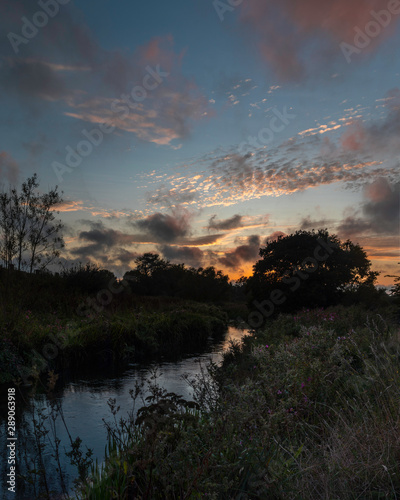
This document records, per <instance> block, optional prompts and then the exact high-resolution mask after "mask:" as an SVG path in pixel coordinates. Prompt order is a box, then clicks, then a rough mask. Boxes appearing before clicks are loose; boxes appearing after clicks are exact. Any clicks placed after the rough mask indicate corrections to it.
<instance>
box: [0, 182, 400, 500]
mask: <svg viewBox="0 0 400 500" xmlns="http://www.w3.org/2000/svg"><path fill="white" fill-rule="evenodd" d="M36 188H37V179H36V177H35V176H34V177H32V178H31V179H28V181H27V182H26V183H25V184H24V185H23V186H22V190H21V194H20V195H19V194H18V193H17V191H16V190H14V191H10V192H9V193H3V194H2V197H1V198H0V202H1V203H0V259H1V260H2V262H3V266H2V267H1V268H0V368H1V369H0V383H5V382H7V383H10V382H11V381H12V380H14V381H15V382H16V383H21V381H22V382H26V383H31V384H32V383H35V381H37V380H38V378H39V376H40V373H41V372H43V373H45V372H47V371H48V370H50V369H56V370H62V369H66V368H67V367H69V368H74V367H79V366H80V365H82V364H85V365H90V363H97V364H99V363H100V365H101V366H108V365H111V364H114V363H115V361H116V360H117V359H118V362H120V360H123V359H124V358H125V359H129V358H132V357H134V358H136V359H139V360H140V359H144V358H145V357H146V356H159V355H161V354H162V355H169V354H170V355H172V354H176V353H177V352H181V353H182V352H190V351H193V350H196V349H198V348H200V347H201V346H202V345H204V344H205V343H206V341H207V339H208V338H209V337H210V336H211V335H217V334H221V333H223V332H224V331H225V329H226V325H227V322H228V319H231V320H235V321H240V320H241V321H243V322H244V325H246V324H247V326H248V327H250V328H252V329H253V330H252V332H251V334H249V335H248V336H246V337H244V339H243V342H242V343H241V344H239V343H238V344H232V345H231V348H230V350H229V351H228V352H227V353H226V354H225V356H224V362H223V364H222V366H221V367H217V366H215V365H211V366H210V368H209V372H208V373H204V374H203V377H199V378H197V379H195V380H188V383H189V384H191V385H192V387H193V389H194V394H195V400H194V401H192V402H188V401H184V400H183V399H182V398H181V397H180V396H178V395H175V394H167V393H166V392H165V391H164V390H163V389H161V388H160V387H158V386H157V384H156V383H155V382H154V380H153V381H152V380H150V381H149V382H148V384H149V386H148V390H149V391H150V396H149V397H147V398H146V399H144V394H145V392H144V388H143V387H139V386H138V387H136V388H134V389H133V390H132V399H133V404H136V406H137V405H138V404H140V406H141V408H140V409H139V411H132V413H131V414H130V415H129V416H128V417H127V418H122V419H120V418H119V416H117V406H116V402H115V401H110V408H111V411H112V415H113V422H112V423H109V424H108V433H109V443H108V447H107V454H106V461H105V463H104V464H103V465H102V466H97V465H96V466H93V467H92V468H90V464H91V460H90V456H88V455H82V452H81V449H80V444H81V443H80V442H75V443H73V447H72V450H71V458H72V459H73V460H75V463H76V464H77V466H78V469H79V476H80V480H81V482H80V483H79V485H78V486H77V495H78V497H80V498H88V499H99V500H100V499H105V498H107V499H108V498H120V499H131V498H132V499H134V498H135V499H150V498H154V499H178V498H180V499H195V498H215V499H219V498H221V499H223V498H227V499H228V498H242V499H246V498H248V499H253V498H260V499H264V498H271V499H287V498H293V499H302V498H329V499H356V498H357V499H358V498H363V499H364V498H365V499H367V498H368V499H369V498H371V499H372V498H398V497H399V496H400V480H399V475H398V468H399V465H400V462H399V457H400V437H399V431H398V429H399V428H400V421H399V412H398V397H399V393H400V375H399V364H400V343H399V340H400V339H399V316H398V311H399V306H400V277H394V278H395V285H394V287H393V289H392V293H391V294H388V293H386V291H385V290H383V289H378V288H377V287H376V286H375V284H376V279H377V273H375V272H372V271H371V264H370V261H369V260H368V258H367V255H366V253H365V252H364V250H363V249H362V248H361V247H360V246H359V245H357V244H354V243H352V242H351V241H345V242H342V241H340V239H339V238H338V237H337V236H335V235H330V234H329V233H328V232H327V230H319V231H318V232H316V231H298V232H296V233H294V234H292V235H290V236H287V237H284V238H282V237H281V238H279V239H278V240H277V241H273V242H270V243H268V244H267V245H266V246H265V247H264V248H261V249H260V260H259V261H258V262H256V263H255V265H254V272H253V275H252V276H251V277H249V278H242V279H240V280H238V281H237V282H236V283H231V282H230V281H229V278H228V276H226V275H224V274H223V273H222V272H221V271H217V270H216V269H215V268H213V267H208V268H199V269H195V268H187V267H186V266H184V265H183V264H173V263H171V262H168V261H166V260H164V259H162V258H161V257H160V256H159V255H156V254H152V253H146V254H144V255H143V256H141V257H139V258H138V259H137V260H136V262H135V267H134V269H132V270H130V271H128V272H127V273H126V274H125V275H124V279H123V280H117V279H116V277H115V276H114V275H113V273H111V272H110V271H108V270H105V269H100V268H98V267H97V266H95V265H93V264H90V263H88V264H85V265H83V264H78V265H73V266H71V267H69V268H64V269H63V270H61V271H59V272H58V273H51V272H49V271H46V268H47V266H48V264H50V263H51V262H53V261H54V259H55V258H56V257H57V256H58V252H59V247H60V245H61V244H62V238H61V236H60V235H59V230H60V229H61V228H60V225H59V224H58V223H57V222H56V221H55V219H54V213H53V208H55V207H56V205H57V203H56V202H59V201H60V198H59V197H58V194H57V189H55V190H53V191H51V192H50V193H49V194H48V195H42V196H39V195H38V194H37V193H36V191H35V189H36ZM15 219H16V220H15ZM50 378H51V381H52V386H53V387H54V383H55V380H56V378H55V376H54V374H52V375H51V377H50ZM53 409H54V408H53ZM136 410H137V408H136ZM38 422H39V423H38ZM40 422H42V423H40ZM43 422H44V420H42V421H40V419H39V418H38V419H37V420H36V424H35V425H36V427H35V431H37V433H38V435H39V438H40V436H42V437H43V436H45V435H46V431H45V430H44V427H43V425H44V424H43ZM40 439H41V438H40ZM40 439H38V443H39V442H40ZM41 449H42V448H40V447H39V451H38V455H37V456H39V457H40V450H41ZM39 465H40V464H39ZM32 470H33V472H32V474H37V475H39V479H40V481H42V483H44V484H46V481H45V474H46V472H45V471H44V470H43V468H40V467H39V468H38V469H36V467H34V469H32ZM89 477H90V480H89V479H88V478H89ZM65 496H66V495H65ZM44 497H45V498H51V497H50V496H49V494H48V492H47V496H46V494H45V496H44Z"/></svg>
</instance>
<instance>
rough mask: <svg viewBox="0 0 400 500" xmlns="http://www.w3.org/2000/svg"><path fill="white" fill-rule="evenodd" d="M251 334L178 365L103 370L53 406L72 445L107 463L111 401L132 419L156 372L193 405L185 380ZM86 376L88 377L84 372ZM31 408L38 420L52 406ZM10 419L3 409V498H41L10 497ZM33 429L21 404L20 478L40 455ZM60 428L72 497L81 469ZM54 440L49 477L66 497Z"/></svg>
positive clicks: (233, 331) (63, 386) (38, 403)
mask: <svg viewBox="0 0 400 500" xmlns="http://www.w3.org/2000/svg"><path fill="white" fill-rule="evenodd" d="M247 333H248V331H247V330H242V329H239V328H236V327H233V326H230V327H229V328H228V331H227V333H226V335H225V337H223V338H222V339H220V340H218V341H215V340H213V339H209V342H208V345H207V348H206V349H205V350H204V352H201V353H192V354H190V355H187V356H185V357H182V358H181V359H180V360H178V361H168V360H161V361H157V362H150V363H146V364H144V363H140V364H139V363H128V364H127V366H125V367H124V368H123V370H120V371H119V372H118V370H117V371H115V369H114V371H113V372H111V373H107V371H106V370H103V371H102V372H100V373H98V372H97V373H93V372H92V373H84V375H83V374H82V373H81V374H78V375H77V376H76V377H70V379H69V380H67V381H64V382H61V383H59V384H57V386H56V390H55V393H54V396H53V398H54V399H53V400H55V401H56V402H57V403H58V404H59V405H61V407H62V412H63V415H64V420H65V423H66V426H67V428H68V432H69V433H70V435H71V437H72V439H75V438H76V437H78V436H79V437H80V438H81V439H82V441H83V445H84V446H83V451H84V452H86V447H88V448H91V449H93V456H92V458H93V459H94V461H96V459H97V460H98V462H99V463H101V462H102V461H103V460H104V451H105V446H106V441H107V439H106V438H107V432H106V429H105V425H104V422H103V419H105V420H106V421H108V422H111V420H112V414H111V411H110V408H109V405H108V400H109V399H110V398H115V399H116V403H117V406H120V410H119V412H118V414H117V418H120V417H126V416H127V414H128V412H129V411H131V410H132V398H131V396H130V394H129V390H130V389H133V388H134V386H135V382H136V381H138V382H140V381H141V380H143V379H146V378H148V377H149V376H150V375H151V374H153V373H154V370H156V373H157V383H158V385H159V386H160V387H162V388H165V389H166V390H167V391H168V392H174V393H176V394H179V395H181V396H183V398H185V399H188V400H190V399H192V398H193V391H192V389H191V387H190V386H189V385H188V384H187V382H186V381H185V380H184V379H183V375H188V376H189V378H190V379H192V378H194V377H195V376H196V375H198V374H200V372H201V367H203V368H206V366H207V365H208V363H209V362H210V361H213V362H214V363H217V364H220V363H221V361H222V353H223V352H224V350H226V349H227V348H228V347H229V343H230V341H231V340H235V341H240V339H241V338H242V337H243V336H244V335H245V334H247ZM83 372H85V371H84V370H83ZM2 396H4V398H3V397H2V400H5V399H6V392H4V394H3V395H2ZM31 402H33V403H34V407H35V411H36V416H37V410H39V409H41V408H43V409H44V415H48V413H49V407H50V403H49V399H48V396H47V395H46V394H39V393H37V394H36V395H35V396H34V398H33V400H32V401H31ZM140 406H141V405H140V403H137V406H136V410H137V409H138V408H139V407H140ZM5 413H6V410H5V409H4V408H3V407H2V408H1V412H0V446H1V450H4V452H2V453H0V471H1V475H0V492H1V497H0V498H1V499H2V500H9V499H25V498H26V499H29V500H32V499H34V498H35V496H34V494H33V492H32V491H28V489H26V487H24V485H23V484H20V483H19V482H18V483H17V484H18V488H17V492H16V493H15V494H14V493H11V492H8V491H7V487H8V486H9V485H7V484H6V481H7V476H6V474H7V472H8V470H9V465H7V451H6V450H7V444H6V443H7V440H6V432H7V428H6V419H5ZM49 420H50V419H48V420H47V422H49ZM46 427H47V428H50V426H49V425H46ZM32 428H33V423H32V410H31V409H29V405H27V404H26V403H25V404H24V401H23V400H22V399H21V400H20V399H17V441H16V444H17V465H18V467H19V472H20V473H22V474H24V473H25V472H26V470H27V464H26V461H25V455H26V456H27V457H28V460H29V458H31V457H32V455H33V453H34V451H33V450H34V448H33V442H34V435H33V433H32ZM54 428H55V431H56V434H57V437H58V438H59V439H61V444H60V449H61V453H60V455H61V458H60V462H61V468H62V470H63V471H64V473H65V482H66V487H67V489H68V490H69V491H71V490H72V489H73V480H74V479H75V478H76V477H77V470H76V467H73V466H71V464H70V463H69V459H68V457H66V455H65V452H64V447H65V448H66V449H67V451H69V450H70V446H69V444H70V441H69V437H68V433H67V431H66V428H65V425H64V423H63V421H62V419H61V418H60V416H58V417H57V418H56V420H55V425H54ZM50 436H52V430H50V432H49V434H48V435H47V437H46V439H45V440H46V443H47V444H46V447H45V449H44V464H45V468H46V472H48V473H49V474H48V476H49V477H50V480H53V481H52V483H54V484H51V489H52V490H54V491H60V485H59V476H58V474H57V470H56V467H57V465H56V462H55V460H54V459H53V458H52V454H54V450H53V449H52V447H51V445H50V444H49V443H50V441H53V442H54V439H51V440H50V439H49V437H50ZM28 463H29V462H28ZM28 467H29V466H28ZM57 497H58V495H55V496H54V497H53V496H52V498H57Z"/></svg>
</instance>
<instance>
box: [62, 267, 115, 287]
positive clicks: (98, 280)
mask: <svg viewBox="0 0 400 500" xmlns="http://www.w3.org/2000/svg"><path fill="white" fill-rule="evenodd" d="M61 276H62V278H63V279H64V282H65V285H66V286H67V288H69V289H72V290H79V292H81V293H87V294H93V293H97V292H99V291H100V290H104V289H108V288H109V286H110V284H111V286H112V285H113V284H114V282H115V281H116V277H115V275H114V274H113V273H112V272H111V271H108V270H107V269H101V268H100V267H99V266H97V265H96V264H91V263H90V262H88V263H86V264H85V265H82V263H81V262H80V263H79V264H75V265H73V266H71V267H70V268H68V269H64V270H63V272H62V273H61Z"/></svg>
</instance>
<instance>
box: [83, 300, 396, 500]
mask: <svg viewBox="0 0 400 500" xmlns="http://www.w3.org/2000/svg"><path fill="white" fill-rule="evenodd" d="M399 360H400V344H399V338H398V325H395V324H394V323H393V322H392V320H391V316H390V315H387V316H384V315H382V314H377V313H369V312H368V311H366V310H363V309H362V308H357V307H351V308H344V307H336V308H330V309H327V310H315V311H303V312H301V313H298V314H296V315H281V316H279V317H278V318H277V319H276V320H275V321H273V322H270V323H269V325H268V326H267V327H266V328H265V329H263V330H262V331H258V332H257V333H256V334H255V335H252V336H247V337H245V338H244V339H243V342H242V343H241V344H234V345H232V347H231V349H230V350H229V351H228V353H227V354H226V355H225V358H224V363H223V366H222V367H221V368H220V369H216V368H214V369H213V370H212V372H211V378H203V379H197V381H192V384H193V388H194V391H195V403H192V402H187V401H184V400H182V399H181V398H179V397H177V396H176V395H174V394H167V393H166V392H165V391H162V390H160V389H158V388H157V387H155V386H153V389H152V390H153V392H152V395H151V397H150V398H149V399H148V401H147V403H146V404H145V406H144V407H143V408H142V409H141V410H140V411H139V412H138V416H137V417H135V418H131V419H127V420H125V421H123V422H121V423H120V424H118V425H116V426H115V427H113V428H110V429H109V431H110V434H109V436H110V439H109V446H108V452H107V459H106V462H105V464H104V465H103V466H102V467H97V468H94V469H93V471H92V477H91V480H90V482H89V483H87V482H86V483H85V486H83V487H82V489H81V491H80V495H81V496H82V498H85V499H86V498H87V499H101V498H109V497H110V495H111V494H112V492H115V494H116V495H117V497H118V498H121V499H124V498H131V497H134V498H154V499H156V498H160V499H161V498H193V499H194V498H200V497H201V498H203V497H204V498H238V497H240V498H271V499H282V500H283V499H288V498H289V499H295V498H331V499H339V498H340V499H341V500H342V499H345V500H346V499H349V500H350V499H354V498H361V497H362V498H366V499H367V498H368V499H369V498H371V499H372V498H396V495H399V494H400V480H399V476H398V467H399V458H398V457H399V456H400V439H399V433H398V429H399V424H400V421H399V420H400V417H399V412H398V394H399V392H400V375H399ZM133 396H136V397H139V395H138V394H136V395H133Z"/></svg>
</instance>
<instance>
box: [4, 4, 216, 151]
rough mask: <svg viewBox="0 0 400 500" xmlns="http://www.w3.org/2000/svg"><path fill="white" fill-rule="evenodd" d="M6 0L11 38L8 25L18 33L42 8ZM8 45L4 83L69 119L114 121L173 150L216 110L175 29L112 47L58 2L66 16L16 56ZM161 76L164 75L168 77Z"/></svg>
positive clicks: (24, 98)
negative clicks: (188, 71) (191, 72)
mask: <svg viewBox="0 0 400 500" xmlns="http://www.w3.org/2000/svg"><path fill="white" fill-rule="evenodd" d="M4 2H5V5H4V4H3V5H2V12H3V14H4V16H2V17H1V16H0V34H4V38H6V35H7V33H8V32H10V31H15V32H16V33H20V32H21V28H22V22H21V16H22V15H25V16H26V17H27V18H28V19H32V16H33V15H34V14H35V12H36V11H37V7H38V6H37V4H36V3H35V2H28V1H27V0H23V1H22V2H18V7H16V6H15V4H16V2H11V1H10V0H4ZM13 9H14V10H13ZM16 11H18V12H19V14H20V15H19V14H18V16H16V15H15V12H16ZM61 11H62V12H61ZM6 20H7V21H6ZM3 46H4V47H5V48H4V47H3V49H0V59H2V62H3V71H2V74H1V75H0V88H1V89H3V90H4V91H5V93H6V94H7V95H8V96H9V95H14V96H16V97H17V98H18V99H19V100H22V101H23V104H24V107H26V108H27V107H28V106H34V110H35V111H36V112H39V111H42V110H43V108H42V107H39V106H38V105H37V104H38V101H43V100H45V101H49V102H58V103H60V104H61V105H62V106H64V110H63V113H64V115H66V116H69V117H71V118H75V119H77V120H81V121H85V122H89V123H96V124H100V123H104V122H107V123H112V124H114V125H115V126H116V127H117V128H118V129H119V130H123V131H126V132H130V133H133V134H135V135H136V136H137V137H138V139H139V140H143V141H147V142H153V143H155V144H158V145H169V146H171V147H174V148H178V147H179V145H171V142H172V141H174V140H176V139H184V138H186V137H188V136H189V135H190V133H191V130H192V126H193V122H194V121H197V120H201V119H203V118H204V117H206V116H207V115H208V114H211V113H212V110H211V108H210V107H209V102H208V98H206V97H205V96H204V95H203V93H202V91H201V90H200V89H199V88H198V87H197V85H196V83H195V82H194V80H193V79H191V78H189V77H188V76H186V75H185V74H184V73H183V71H182V60H183V57H184V55H185V52H184V51H177V50H176V49H175V47H174V40H173V37H172V36H171V35H167V36H162V37H154V38H152V39H150V40H149V41H147V42H146V43H144V44H143V45H141V46H139V47H137V48H136V49H135V50H134V51H133V52H128V51H122V50H106V49H103V48H102V47H101V46H100V44H99V43H98V41H97V40H96V39H95V37H94V36H93V35H92V33H91V32H90V30H89V28H88V27H87V25H86V23H85V22H84V20H83V15H82V12H81V11H79V9H78V8H77V7H75V6H74V4H72V3H71V4H70V5H68V6H60V14H59V15H57V16H55V17H54V18H53V19H51V20H50V21H49V23H48V25H47V26H46V27H45V28H43V29H41V30H40V33H38V34H37V36H36V37H35V38H34V40H32V41H30V43H28V44H27V45H24V44H22V45H21V46H20V47H19V48H20V50H19V53H18V55H17V56H15V55H14V54H13V50H12V47H11V45H10V44H8V43H4V44H3ZM0 62H1V61H0ZM148 68H150V70H149V69H148ZM149 74H152V75H153V77H152V78H150V79H149ZM157 74H158V75H160V74H162V75H164V76H162V81H159V80H158V79H159V77H157V76H156V77H154V75H157ZM144 82H146V85H144ZM149 86H150V87H149ZM139 87H140V88H141V90H137V89H138V88H139ZM135 89H136V90H135ZM146 89H147V90H146ZM143 92H144V94H143ZM132 93H134V95H135V96H138V99H136V100H135V99H132ZM89 96H91V97H89ZM93 96H96V97H93ZM143 96H144V98H142V97H143ZM118 102H119V104H118ZM113 103H114V106H113V107H112V105H113ZM133 108H134V109H133ZM60 111H61V109H60Z"/></svg>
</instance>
